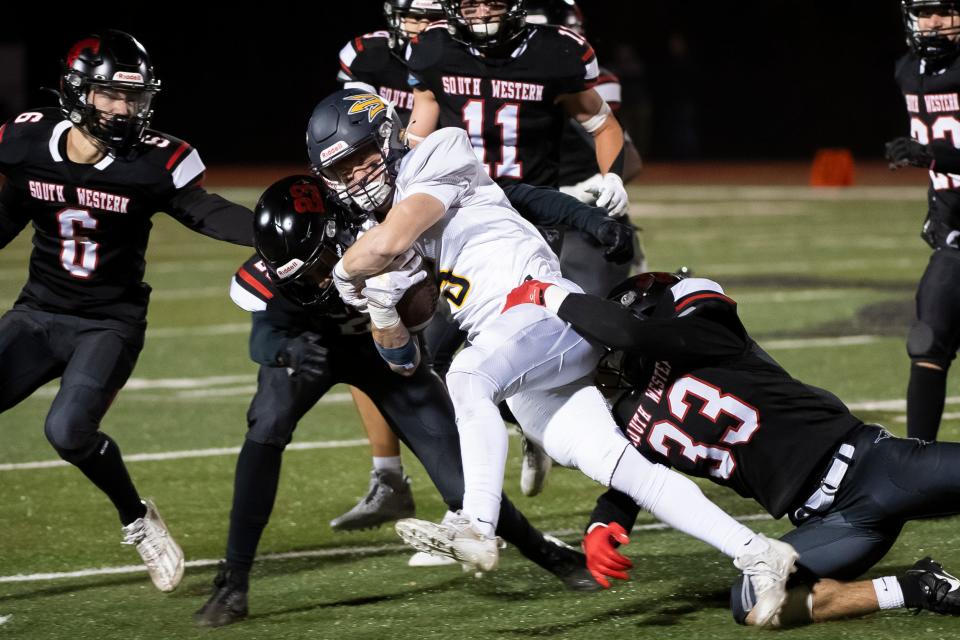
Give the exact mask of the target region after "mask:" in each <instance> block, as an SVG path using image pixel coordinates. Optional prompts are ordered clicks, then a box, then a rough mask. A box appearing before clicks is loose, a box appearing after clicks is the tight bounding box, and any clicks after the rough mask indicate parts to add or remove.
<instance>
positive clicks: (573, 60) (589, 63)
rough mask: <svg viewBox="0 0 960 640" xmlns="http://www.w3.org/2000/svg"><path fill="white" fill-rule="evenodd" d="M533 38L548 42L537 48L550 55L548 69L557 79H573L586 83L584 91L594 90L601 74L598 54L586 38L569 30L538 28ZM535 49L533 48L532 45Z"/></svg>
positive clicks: (536, 27)
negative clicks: (541, 48) (593, 87)
mask: <svg viewBox="0 0 960 640" xmlns="http://www.w3.org/2000/svg"><path fill="white" fill-rule="evenodd" d="M534 28H535V32H534V34H533V35H532V36H531V38H538V39H542V40H544V41H545V43H544V44H539V45H535V46H538V47H543V49H544V51H548V52H549V53H550V58H549V69H551V71H552V75H553V76H554V77H568V76H569V77H571V78H577V79H581V80H582V81H583V82H584V85H585V86H584V90H586V89H588V88H590V87H592V86H593V85H594V84H595V83H596V81H597V76H598V75H599V73H600V68H599V66H598V64H597V54H596V53H594V51H593V47H591V46H590V43H589V42H587V39H586V38H584V37H583V36H581V35H580V34H578V33H574V32H573V31H571V30H570V29H567V28H566V27H560V26H556V25H543V24H541V25H536V26H535V27H534ZM531 46H534V45H531Z"/></svg>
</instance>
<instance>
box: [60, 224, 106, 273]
mask: <svg viewBox="0 0 960 640" xmlns="http://www.w3.org/2000/svg"><path fill="white" fill-rule="evenodd" d="M57 222H58V223H60V264H61V265H63V268H64V269H66V270H67V272H68V273H69V274H70V275H71V276H73V277H74V278H80V279H81V280H86V279H87V278H89V277H90V276H91V275H92V274H93V271H94V270H95V269H96V268H97V251H98V249H99V248H100V243H98V242H94V241H93V240H91V239H90V238H87V237H86V236H85V234H84V230H85V229H90V230H92V229H96V228H97V220H96V218H94V217H93V216H91V215H90V212H89V211H87V210H86V209H63V210H61V211H60V212H58V213H57Z"/></svg>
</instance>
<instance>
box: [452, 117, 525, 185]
mask: <svg viewBox="0 0 960 640" xmlns="http://www.w3.org/2000/svg"><path fill="white" fill-rule="evenodd" d="M483 107H484V101H483V100H470V101H468V102H467V104H465V105H464V106H463V123H464V124H465V125H467V134H469V136H470V144H472V145H473V151H474V153H476V154H477V157H478V158H479V159H480V162H481V163H483V168H484V169H486V171H487V175H488V176H490V177H491V178H493V179H497V178H503V177H508V178H516V179H518V180H519V179H520V178H522V177H523V163H521V162H518V161H517V132H518V130H519V129H520V105H519V104H517V103H515V102H508V103H506V104H504V105H503V106H502V107H500V108H499V109H498V110H497V115H496V118H495V120H496V124H497V126H498V127H500V162H497V163H495V165H494V167H493V170H492V171H491V168H490V163H489V162H487V146H486V140H485V139H484V137H483V134H484V127H483V124H484V123H483Z"/></svg>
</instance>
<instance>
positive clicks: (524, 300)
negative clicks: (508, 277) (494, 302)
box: [500, 280, 553, 313]
mask: <svg viewBox="0 0 960 640" xmlns="http://www.w3.org/2000/svg"><path fill="white" fill-rule="evenodd" d="M552 286H553V285H552V284H550V283H547V282H540V281H539V280H527V281H525V282H524V283H523V284H522V285H520V286H519V287H517V288H516V289H514V290H513V291H511V292H510V293H508V294H507V302H506V303H505V304H504V305H503V309H500V313H503V312H505V311H506V310H507V309H509V308H511V307H515V306H517V305H518V304H536V305H540V306H541V307H542V306H543V292H544V291H546V290H547V289H548V288H549V287H552Z"/></svg>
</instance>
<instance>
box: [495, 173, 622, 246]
mask: <svg viewBox="0 0 960 640" xmlns="http://www.w3.org/2000/svg"><path fill="white" fill-rule="evenodd" d="M503 191H504V193H506V194H507V198H509V199H510V204H511V205H513V208H514V209H516V210H517V211H518V212H519V213H520V215H522V216H523V217H524V218H526V219H527V220H529V221H530V222H532V223H533V224H536V225H542V226H553V225H558V224H565V225H567V226H569V227H573V228H574V229H577V230H579V231H585V232H587V233H589V234H590V235H594V236H595V235H596V231H597V228H598V227H599V226H600V224H601V223H602V222H604V221H605V220H609V217H608V216H607V212H606V210H604V209H601V208H599V207H591V206H589V205H586V204H584V203H582V202H580V201H579V200H577V199H576V198H574V197H573V196H570V195H567V194H566V193H562V192H560V191H557V190H556V189H552V188H550V187H534V186H531V185H528V184H523V183H516V184H511V185H507V186H505V187H504V188H503Z"/></svg>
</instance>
